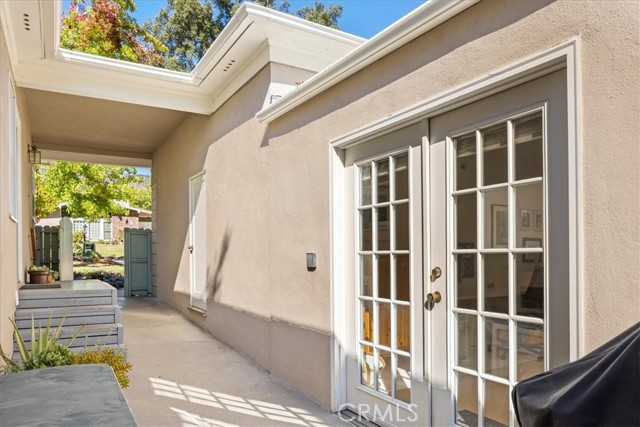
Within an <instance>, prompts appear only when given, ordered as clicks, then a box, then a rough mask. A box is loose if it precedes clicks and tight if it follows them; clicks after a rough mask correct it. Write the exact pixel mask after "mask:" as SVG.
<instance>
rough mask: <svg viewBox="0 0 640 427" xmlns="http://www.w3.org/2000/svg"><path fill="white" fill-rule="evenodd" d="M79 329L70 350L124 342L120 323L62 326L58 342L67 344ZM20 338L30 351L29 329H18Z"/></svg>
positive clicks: (16, 345) (15, 349) (122, 328)
mask: <svg viewBox="0 0 640 427" xmlns="http://www.w3.org/2000/svg"><path fill="white" fill-rule="evenodd" d="M80 328H82V330H81V331H80V333H79V334H78V336H77V338H76V339H75V341H74V342H73V343H72V344H71V346H70V347H71V348H76V347H79V348H84V347H87V346H94V345H101V346H106V345H110V344H122V343H123V342H124V327H123V326H122V324H121V323H113V324H104V325H86V326H84V327H81V326H77V325H75V326H63V327H62V331H61V334H60V339H59V342H60V343H61V344H67V343H68V342H69V341H70V340H71V338H72V337H73V336H74V335H75V334H76V332H78V330H79V329H80ZM36 333H37V329H36ZM20 336H22V339H23V340H24V341H25V345H26V346H27V348H28V349H29V350H31V328H30V327H29V328H27V329H20ZM13 351H14V352H17V351H18V344H17V343H16V342H14V346H13Z"/></svg>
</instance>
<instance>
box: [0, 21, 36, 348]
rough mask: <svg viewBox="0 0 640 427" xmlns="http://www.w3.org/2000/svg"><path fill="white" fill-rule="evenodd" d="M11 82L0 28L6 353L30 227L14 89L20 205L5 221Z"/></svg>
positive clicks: (0, 335) (1, 308)
mask: <svg viewBox="0 0 640 427" xmlns="http://www.w3.org/2000/svg"><path fill="white" fill-rule="evenodd" d="M0 25H2V24H1V23H0ZM11 81H13V77H12V75H11V68H10V64H9V53H8V51H7V45H6V40H5V36H4V30H3V28H1V27H0V102H1V103H2V106H1V107H0V129H1V132H0V241H2V242H3V245H2V246H1V253H0V344H2V348H3V349H4V350H5V351H7V352H10V351H12V349H13V329H12V327H11V324H10V323H9V318H13V316H14V314H15V307H16V304H15V302H16V299H15V298H16V297H15V293H16V290H17V289H18V288H19V286H20V285H21V284H22V283H24V282H25V270H26V268H27V267H28V266H29V264H30V259H29V258H30V255H29V253H30V250H29V227H30V226H31V215H32V214H31V206H32V204H31V202H32V197H33V196H32V194H31V166H30V165H29V163H28V162H27V144H28V142H29V141H30V140H31V134H30V130H29V128H30V126H29V119H28V116H27V115H26V114H25V112H26V106H25V101H24V94H23V92H22V90H21V89H20V88H15V92H16V103H17V105H18V113H17V114H18V115H19V117H20V121H21V141H20V145H19V147H20V152H19V156H20V157H19V158H20V162H21V172H22V174H21V184H22V185H21V187H20V189H19V190H18V191H19V194H18V200H19V203H21V204H22V208H21V216H20V218H18V220H19V223H16V222H15V221H14V220H12V219H10V218H9V197H10V192H9V186H10V175H9V133H8V128H9V115H8V108H9V106H10V105H11V104H10V101H9V100H10V92H9V84H10V82H11ZM18 237H20V238H21V239H22V246H21V249H22V251H21V253H18V243H17V242H18ZM20 258H22V266H23V268H22V269H21V270H20V274H18V260H19V259H20Z"/></svg>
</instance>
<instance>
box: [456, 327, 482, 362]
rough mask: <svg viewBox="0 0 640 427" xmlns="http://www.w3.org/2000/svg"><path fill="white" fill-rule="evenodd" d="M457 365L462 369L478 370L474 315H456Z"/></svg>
mask: <svg viewBox="0 0 640 427" xmlns="http://www.w3.org/2000/svg"><path fill="white" fill-rule="evenodd" d="M456 318H457V323H458V347H457V352H456V353H457V356H456V360H457V364H458V366H462V367H464V368H469V369H473V370H474V371H475V370H477V369H478V339H477V336H478V326H477V322H476V319H477V316H476V315H475V314H473V315H469V314H458V315H457V316H456Z"/></svg>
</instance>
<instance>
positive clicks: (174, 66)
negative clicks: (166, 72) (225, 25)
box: [144, 0, 222, 71]
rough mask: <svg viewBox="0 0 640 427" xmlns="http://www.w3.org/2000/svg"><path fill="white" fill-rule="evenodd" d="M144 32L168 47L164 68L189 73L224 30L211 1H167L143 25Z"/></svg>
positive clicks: (164, 58) (164, 57) (164, 56)
mask: <svg viewBox="0 0 640 427" xmlns="http://www.w3.org/2000/svg"><path fill="white" fill-rule="evenodd" d="M144 29H145V31H148V32H149V33H150V34H153V36H154V37H155V38H157V39H158V40H162V43H163V44H164V45H165V46H166V47H167V51H166V52H165V54H164V55H163V62H162V67H163V68H167V69H170V70H176V71H190V70H192V69H193V68H194V67H195V66H196V64H197V63H198V61H199V60H200V58H202V56H204V54H205V52H206V51H207V49H208V48H209V46H211V44H212V43H213V41H214V40H215V39H216V37H218V34H220V31H221V30H222V27H221V26H220V23H219V22H217V21H216V20H215V19H214V7H213V4H211V3H210V2H209V1H208V0H205V1H204V2H200V0H168V1H167V6H166V7H164V8H163V9H161V10H160V12H158V14H157V15H156V17H155V18H154V19H153V20H150V21H147V22H146V23H145V24H144Z"/></svg>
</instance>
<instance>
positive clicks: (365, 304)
mask: <svg viewBox="0 0 640 427" xmlns="http://www.w3.org/2000/svg"><path fill="white" fill-rule="evenodd" d="M360 312H361V319H362V335H361V336H362V339H363V340H365V341H369V342H373V302H372V301H361V302H360Z"/></svg>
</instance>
